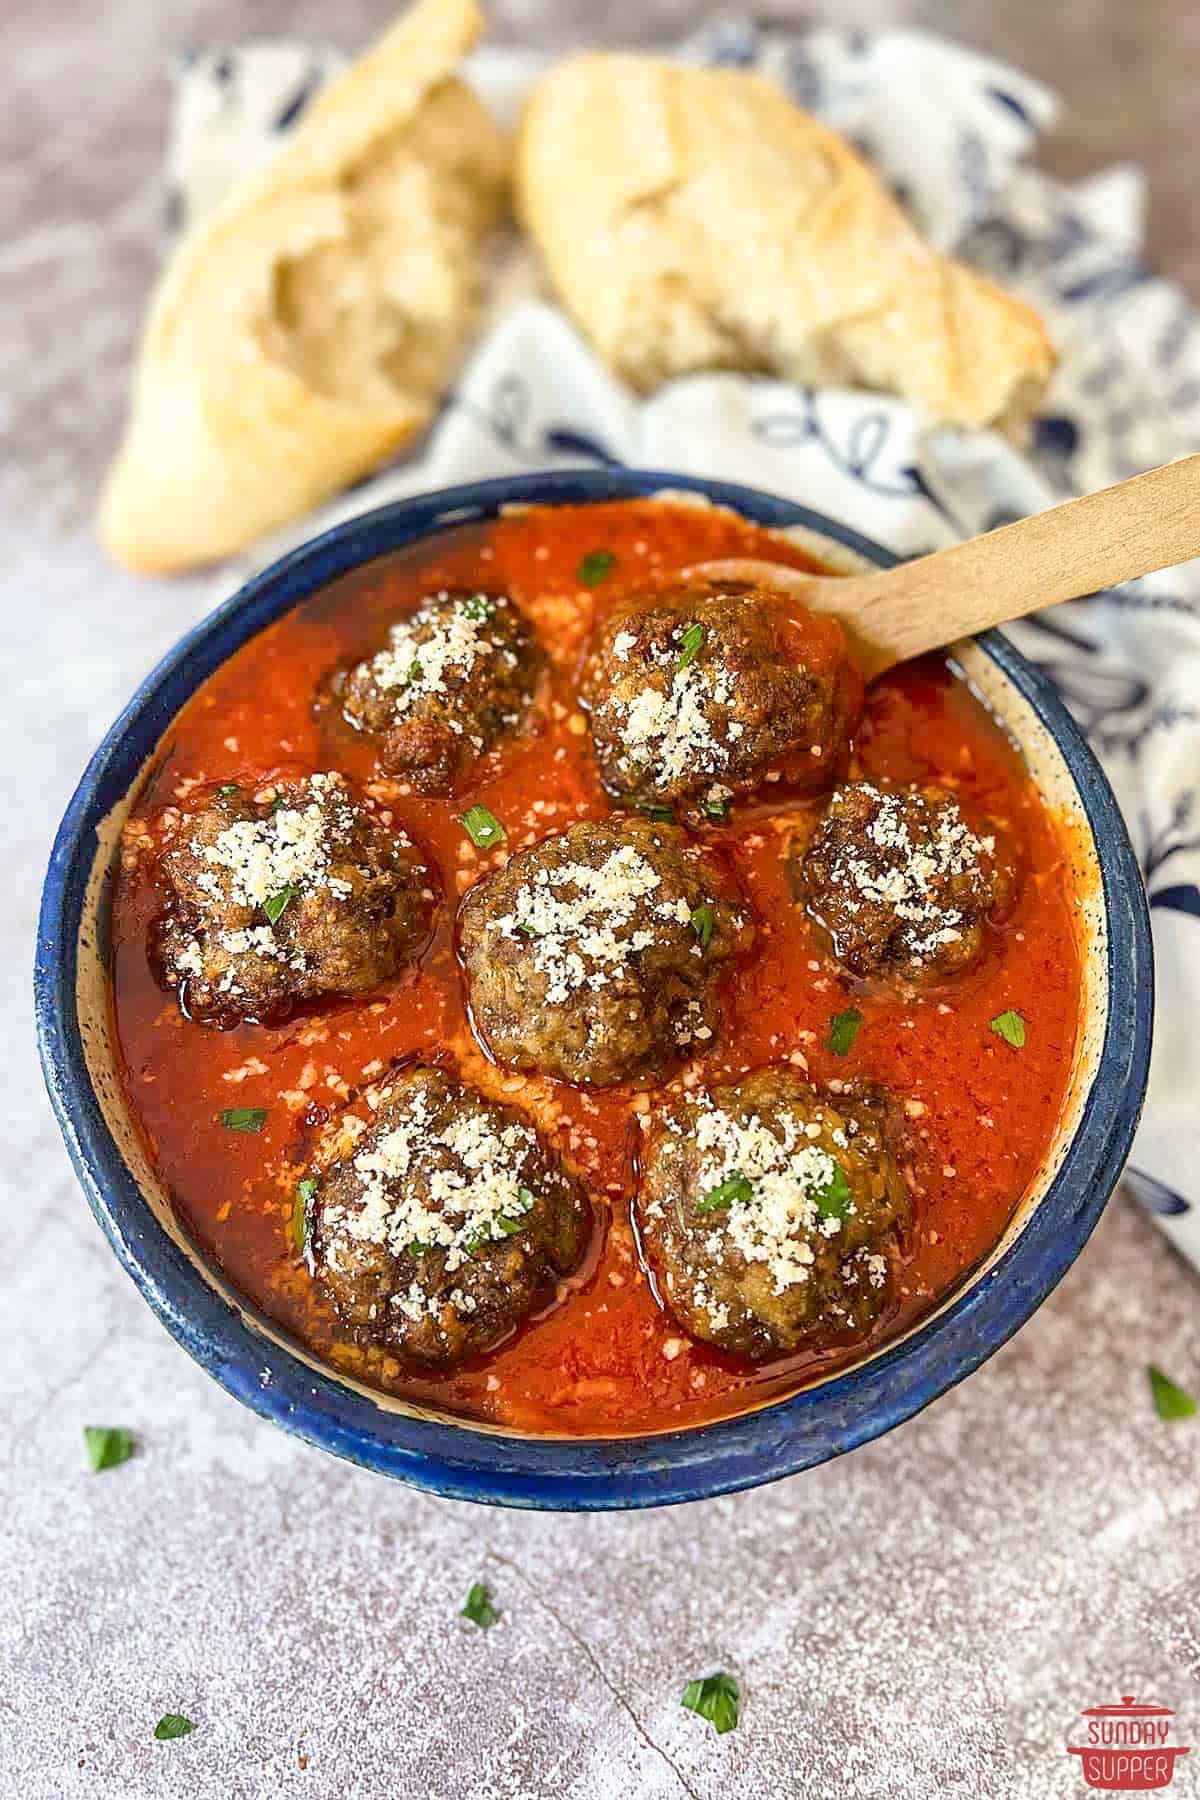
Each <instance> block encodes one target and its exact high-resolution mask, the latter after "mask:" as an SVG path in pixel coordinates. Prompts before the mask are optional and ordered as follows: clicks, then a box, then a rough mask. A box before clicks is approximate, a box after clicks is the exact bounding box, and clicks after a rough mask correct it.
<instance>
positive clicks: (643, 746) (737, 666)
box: [581, 583, 853, 819]
mask: <svg viewBox="0 0 1200 1800" xmlns="http://www.w3.org/2000/svg"><path fill="white" fill-rule="evenodd" d="M852 686H853V679H852V673H851V671H850V669H849V665H848V663H847V662H846V660H845V654H844V644H843V640H842V636H841V631H840V628H839V627H838V626H837V625H836V624H834V623H833V621H832V620H825V619H817V618H815V617H814V615H812V614H810V613H804V612H802V611H801V610H800V609H797V608H796V606H795V604H794V603H792V602H789V601H787V600H785V599H784V598H783V597H782V596H780V595H777V594H772V593H769V592H767V591H766V590H764V589H761V588H755V587H751V586H749V585H748V584H744V583H730V584H726V585H722V586H720V587H714V586H704V585H700V586H694V587H685V588H679V589H671V590H668V591H665V592H663V593H662V594H660V595H658V596H656V597H654V598H652V599H646V598H641V599H637V600H633V601H630V602H627V603H625V604H622V605H620V606H618V607H617V608H616V609H615V610H614V611H613V612H612V613H611V614H609V616H608V617H607V618H606V619H605V620H604V622H603V624H602V625H601V626H600V629H599V631H598V633H597V635H596V637H595V639H594V642H593V645H592V649H591V651H590V654H589V657H588V660H587V664H586V667H585V669H584V674H583V686H582V691H581V700H582V702H583V705H584V707H585V708H586V709H587V711H588V713H589V714H590V718H591V729H592V741H593V743H594V745H595V750H596V758H597V761H598V763H599V766H600V776H601V779H602V781H603V782H604V785H605V787H606V788H607V789H608V791H609V792H610V793H611V794H614V795H619V796H623V797H625V798H626V799H627V800H630V801H632V802H634V803H647V802H656V803H675V802H678V803H679V804H680V805H681V807H682V808H683V811H684V814H685V817H688V818H689V819H699V818H703V817H704V816H705V814H707V815H708V816H710V817H718V818H720V817H724V815H725V812H726V811H727V810H728V805H729V801H730V799H731V798H732V796H733V795H735V794H738V793H744V792H747V791H749V790H751V789H754V788H756V787H758V786H759V785H760V784H761V783H762V782H764V781H765V780H766V778H767V777H768V776H772V777H774V778H775V779H777V780H784V781H786V782H787V783H788V784H789V785H790V786H793V787H794V786H802V787H808V786H811V785H813V784H819V785H828V784H829V783H831V782H832V781H833V780H834V779H835V777H836V769H837V763H838V760H839V757H840V756H841V755H842V753H843V751H844V749H845V745H846V739H847V733H848V725H849V711H850V699H851V695H850V689H851V687H852Z"/></svg>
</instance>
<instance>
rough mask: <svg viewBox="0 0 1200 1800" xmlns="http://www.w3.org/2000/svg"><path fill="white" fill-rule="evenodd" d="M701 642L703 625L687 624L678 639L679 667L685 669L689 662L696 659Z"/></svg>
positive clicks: (702, 639) (702, 640)
mask: <svg viewBox="0 0 1200 1800" xmlns="http://www.w3.org/2000/svg"><path fill="white" fill-rule="evenodd" d="M703 642H704V627H703V625H698V624H697V625H689V626H688V628H687V630H686V631H685V632H684V634H683V636H682V637H681V638H680V640H679V667H680V668H681V669H686V668H687V666H688V664H689V663H690V662H694V661H695V660H696V657H697V656H698V655H699V653H700V646H701V644H703Z"/></svg>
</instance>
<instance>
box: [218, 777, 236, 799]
mask: <svg viewBox="0 0 1200 1800" xmlns="http://www.w3.org/2000/svg"><path fill="white" fill-rule="evenodd" d="M241 791H242V787H241V783H240V782H238V781H223V782H222V783H221V785H220V787H219V788H218V789H217V792H218V794H222V795H223V796H224V797H225V799H226V800H230V799H232V798H233V796H234V794H240V793H241Z"/></svg>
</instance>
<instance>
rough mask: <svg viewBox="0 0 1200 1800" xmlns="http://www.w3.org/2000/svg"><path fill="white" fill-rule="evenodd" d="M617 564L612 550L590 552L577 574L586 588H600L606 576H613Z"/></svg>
mask: <svg viewBox="0 0 1200 1800" xmlns="http://www.w3.org/2000/svg"><path fill="white" fill-rule="evenodd" d="M616 562H617V559H616V557H615V556H614V555H613V553H612V551H611V550H589V551H588V553H587V555H586V556H585V557H584V559H583V561H582V562H581V563H580V565H579V567H578V569H577V570H576V574H577V575H578V577H579V579H580V581H582V583H583V585H584V587H598V586H599V585H600V583H601V582H602V581H603V580H604V578H605V576H606V575H609V574H611V572H612V570H613V569H614V568H615V567H616Z"/></svg>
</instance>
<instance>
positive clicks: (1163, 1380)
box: [1146, 1363, 1196, 1420]
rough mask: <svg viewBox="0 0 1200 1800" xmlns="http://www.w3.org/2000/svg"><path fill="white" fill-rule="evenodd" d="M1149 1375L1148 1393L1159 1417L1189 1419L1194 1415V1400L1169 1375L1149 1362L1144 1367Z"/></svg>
mask: <svg viewBox="0 0 1200 1800" xmlns="http://www.w3.org/2000/svg"><path fill="white" fill-rule="evenodd" d="M1146 1373H1147V1375H1148V1376H1149V1377H1150V1394H1151V1397H1152V1398H1153V1401H1154V1410H1155V1412H1156V1413H1157V1414H1158V1416H1159V1418H1160V1419H1167V1420H1172V1419H1190V1418H1192V1417H1193V1416H1194V1415H1195V1412H1196V1402H1195V1401H1194V1400H1193V1399H1192V1396H1191V1395H1190V1394H1189V1393H1188V1392H1187V1391H1186V1390H1185V1389H1184V1388H1181V1387H1177V1386H1176V1385H1175V1383H1174V1382H1173V1381H1172V1380H1171V1377H1170V1376H1169V1375H1164V1374H1163V1372H1162V1370H1161V1369H1159V1368H1156V1367H1155V1365H1154V1364H1153V1363H1150V1364H1149V1365H1148V1366H1147V1369H1146Z"/></svg>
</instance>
